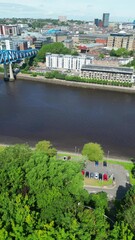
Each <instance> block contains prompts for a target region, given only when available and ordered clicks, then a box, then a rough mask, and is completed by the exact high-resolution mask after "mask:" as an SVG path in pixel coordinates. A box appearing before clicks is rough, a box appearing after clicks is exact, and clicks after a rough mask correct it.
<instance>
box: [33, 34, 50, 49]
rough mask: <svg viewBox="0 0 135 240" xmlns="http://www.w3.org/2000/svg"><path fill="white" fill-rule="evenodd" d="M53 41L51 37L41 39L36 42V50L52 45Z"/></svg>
mask: <svg viewBox="0 0 135 240" xmlns="http://www.w3.org/2000/svg"><path fill="white" fill-rule="evenodd" d="M52 42H53V41H52V39H51V38H50V37H46V38H39V39H37V40H36V41H34V45H35V48H36V49H40V48H41V47H42V46H43V45H45V44H49V43H52Z"/></svg>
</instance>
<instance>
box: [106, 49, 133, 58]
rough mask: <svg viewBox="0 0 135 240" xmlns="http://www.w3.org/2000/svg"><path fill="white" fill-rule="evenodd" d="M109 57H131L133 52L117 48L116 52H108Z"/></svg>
mask: <svg viewBox="0 0 135 240" xmlns="http://www.w3.org/2000/svg"><path fill="white" fill-rule="evenodd" d="M110 56H113V57H128V56H133V51H128V50H127V49H126V48H119V49H118V50H114V49H112V50H111V51H110Z"/></svg>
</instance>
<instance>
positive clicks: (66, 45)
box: [64, 39, 73, 49]
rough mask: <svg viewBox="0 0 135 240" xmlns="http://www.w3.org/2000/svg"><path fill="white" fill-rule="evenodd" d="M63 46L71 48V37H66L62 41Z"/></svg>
mask: <svg viewBox="0 0 135 240" xmlns="http://www.w3.org/2000/svg"><path fill="white" fill-rule="evenodd" d="M64 46H65V47H67V48H69V49H71V48H72V47H73V40H72V39H66V40H65V41H64Z"/></svg>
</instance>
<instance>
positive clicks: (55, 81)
mask: <svg viewBox="0 0 135 240" xmlns="http://www.w3.org/2000/svg"><path fill="white" fill-rule="evenodd" d="M0 77H3V74H0ZM17 79H18V80H19V79H20V80H27V81H34V82H42V83H50V84H56V85H64V86H69V87H79V88H87V89H96V90H104V91H115V92H123V93H132V94H133V93H135V86H133V87H131V88H129V87H118V86H107V85H99V84H93V83H82V82H73V81H65V80H61V79H48V78H45V77H43V76H37V77H32V76H30V75H28V74H21V73H19V74H18V75H17Z"/></svg>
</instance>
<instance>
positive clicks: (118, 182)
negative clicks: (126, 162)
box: [84, 162, 130, 199]
mask: <svg viewBox="0 0 135 240" xmlns="http://www.w3.org/2000/svg"><path fill="white" fill-rule="evenodd" d="M84 170H85V173H86V172H89V177H90V176H91V175H92V174H93V173H94V174H95V173H96V176H98V179H99V176H100V174H102V176H105V175H106V176H112V177H113V178H114V180H115V185H114V186H111V187H103V188H101V187H99V188H98V187H91V186H87V185H86V186H85V189H87V190H88V192H90V193H96V192H101V191H105V192H106V193H107V195H108V197H109V199H113V198H117V199H121V198H123V196H124V195H125V193H126V191H127V190H128V189H129V187H130V183H129V173H128V171H127V170H125V169H124V168H123V167H122V166H120V165H115V164H110V163H107V164H103V162H99V163H98V164H97V163H95V162H87V163H86V166H85V169H84ZM103 180H104V179H103Z"/></svg>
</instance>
